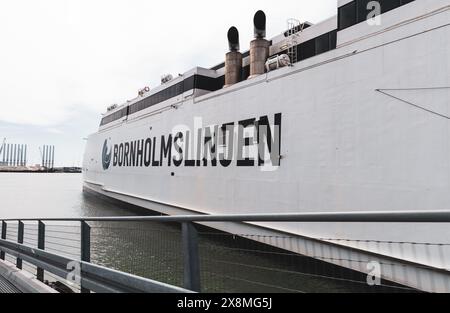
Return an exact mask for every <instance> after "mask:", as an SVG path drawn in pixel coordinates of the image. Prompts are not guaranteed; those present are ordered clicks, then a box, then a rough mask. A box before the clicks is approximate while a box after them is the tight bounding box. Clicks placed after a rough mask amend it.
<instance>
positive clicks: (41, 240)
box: [36, 221, 45, 282]
mask: <svg viewBox="0 0 450 313" xmlns="http://www.w3.org/2000/svg"><path fill="white" fill-rule="evenodd" d="M38 249H41V250H44V249H45V224H44V223H43V222H42V221H39V224H38ZM36 277H37V279H38V280H39V281H41V282H43V281H44V270H43V269H42V268H39V267H38V268H37V274H36Z"/></svg>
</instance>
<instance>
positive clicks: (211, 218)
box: [2, 211, 450, 223]
mask: <svg viewBox="0 0 450 313" xmlns="http://www.w3.org/2000/svg"><path fill="white" fill-rule="evenodd" d="M18 220H21V221H42V222H55V221H64V222H80V221H84V222H167V223H169V222H317V223H321V222H349V223H353V222H357V223H373V222H376V223H378V222H381V223H450V211H404V212H338V213H297V214H290V213H288V214H286V213H280V214H236V215H179V216H126V217H123V216H121V217H83V218H42V219H2V221H5V222H13V221H18Z"/></svg>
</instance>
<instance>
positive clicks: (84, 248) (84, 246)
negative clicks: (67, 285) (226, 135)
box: [80, 221, 91, 293]
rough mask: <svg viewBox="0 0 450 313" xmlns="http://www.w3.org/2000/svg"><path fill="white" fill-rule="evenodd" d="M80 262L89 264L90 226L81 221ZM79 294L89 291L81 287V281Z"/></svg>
mask: <svg viewBox="0 0 450 313" xmlns="http://www.w3.org/2000/svg"><path fill="white" fill-rule="evenodd" d="M81 261H84V262H91V226H89V224H88V223H87V222H85V221H81ZM80 275H81V273H80ZM80 279H81V277H80ZM81 293H90V290H89V289H86V288H84V287H83V281H82V279H81Z"/></svg>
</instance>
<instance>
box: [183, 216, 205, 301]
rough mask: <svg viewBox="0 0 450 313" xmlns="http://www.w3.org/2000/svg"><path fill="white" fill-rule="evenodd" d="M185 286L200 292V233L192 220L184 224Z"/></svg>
mask: <svg viewBox="0 0 450 313" xmlns="http://www.w3.org/2000/svg"><path fill="white" fill-rule="evenodd" d="M182 241H183V260H184V288H186V289H188V290H191V291H195V292H200V291H201V286H200V260H199V254H198V233H197V229H195V226H194V224H193V223H192V222H184V223H183V224H182Z"/></svg>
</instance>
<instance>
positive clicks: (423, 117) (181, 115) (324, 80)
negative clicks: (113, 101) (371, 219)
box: [83, 0, 450, 291]
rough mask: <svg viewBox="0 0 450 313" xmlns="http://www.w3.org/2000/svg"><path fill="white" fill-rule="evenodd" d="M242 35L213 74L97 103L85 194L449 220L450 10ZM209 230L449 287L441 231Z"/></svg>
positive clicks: (262, 226)
mask: <svg viewBox="0 0 450 313" xmlns="http://www.w3.org/2000/svg"><path fill="white" fill-rule="evenodd" d="M254 24H255V39H254V40H253V41H252V42H251V43H250V50H249V51H247V52H240V49H239V33H238V30H237V29H235V28H233V27H232V28H230V31H229V33H228V40H229V46H230V51H229V52H228V53H227V54H226V56H225V58H224V59H225V62H224V63H221V64H219V65H217V66H214V67H212V68H208V69H207V68H200V67H196V68H194V69H192V70H190V71H187V72H185V73H184V74H182V75H179V76H178V77H175V78H173V77H171V76H165V77H163V79H162V81H161V85H160V86H158V87H156V88H153V89H149V88H144V89H142V90H141V91H139V95H138V97H137V98H135V99H134V100H132V101H128V102H126V103H124V104H122V105H119V106H116V105H115V106H111V107H109V108H108V111H107V112H106V113H105V114H104V116H103V118H102V120H101V124H100V128H99V130H98V132H97V133H95V134H93V135H91V136H90V137H89V138H88V141H87V145H86V151H85V156H84V163H83V173H84V174H83V177H84V178H83V179H84V190H85V191H87V192H93V193H97V194H101V195H104V196H107V197H110V198H113V199H117V200H120V201H123V202H126V203H130V204H133V205H136V206H139V207H143V208H147V209H149V210H152V211H156V212H160V213H162V214H168V215H174V214H243V213H245V214H251V213H304V212H305V213H306V212H352V211H388V212H393V211H415V210H432V211H437V210H449V209H450V123H449V119H450V107H449V105H450V102H449V97H450V1H449V0H416V1H411V0H408V1H406V0H382V1H377V2H375V3H374V2H373V1H368V0H339V1H338V13H337V15H336V16H333V17H331V18H329V19H327V20H325V21H323V22H321V23H318V24H314V25H313V24H311V23H308V22H298V21H296V20H290V21H289V27H287V29H286V31H285V32H284V33H282V34H280V35H279V36H276V37H274V38H272V39H266V38H265V24H266V17H265V14H264V13H263V12H261V11H258V12H257V13H256V14H255V17H254ZM241 31H242V30H241ZM224 40H225V36H224ZM211 226H212V227H215V228H217V229H220V230H223V231H227V232H231V233H234V234H248V235H251V234H263V235H264V234H267V236H266V237H264V238H266V239H264V238H263V237H258V236H255V237H254V238H256V239H255V240H259V241H262V242H266V243H268V244H271V245H274V246H277V247H280V248H283V249H288V250H291V251H295V252H298V253H302V254H304V255H308V256H311V257H315V258H319V259H323V260H325V261H327V262H330V263H334V264H338V265H341V266H345V267H348V268H352V269H354V270H357V271H363V272H364V271H367V270H368V267H367V264H365V263H364V262H358V260H361V261H362V260H374V261H377V262H378V261H379V262H380V263H381V264H382V267H383V268H382V270H383V273H382V274H383V278H386V279H389V280H392V281H395V282H398V283H401V284H404V285H407V286H411V287H414V288H418V289H421V290H426V291H450V279H449V276H448V271H449V269H450V264H449V263H448V262H449V260H450V258H449V256H450V249H449V248H448V246H445V245H444V246H442V245H439V244H440V243H446V242H448V241H449V239H450V231H449V229H448V227H447V228H445V227H444V225H431V226H430V225H427V224H424V225H417V224H381V225H380V224H370V223H366V224H361V223H350V224H349V223H328V224H325V223H315V224H306V223H259V224H248V223H247V224H237V223H234V224H224V223H223V224H221V223H216V224H211ZM286 234H287V235H288V236H291V237H292V238H295V240H294V239H292V240H290V241H289V242H287V241H285V240H277V236H278V238H283V236H286ZM274 238H275V239H274ZM320 238H322V239H320ZM344 239H345V240H344ZM408 242H412V243H413V242H414V243H422V242H423V243H431V244H429V245H417V244H411V245H408V244H406V243H408ZM443 256H447V257H446V258H445V257H443ZM445 260H447V261H445ZM387 264H390V267H387ZM409 270H414V272H413V273H414V275H412V274H410V272H408V271H409Z"/></svg>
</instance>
